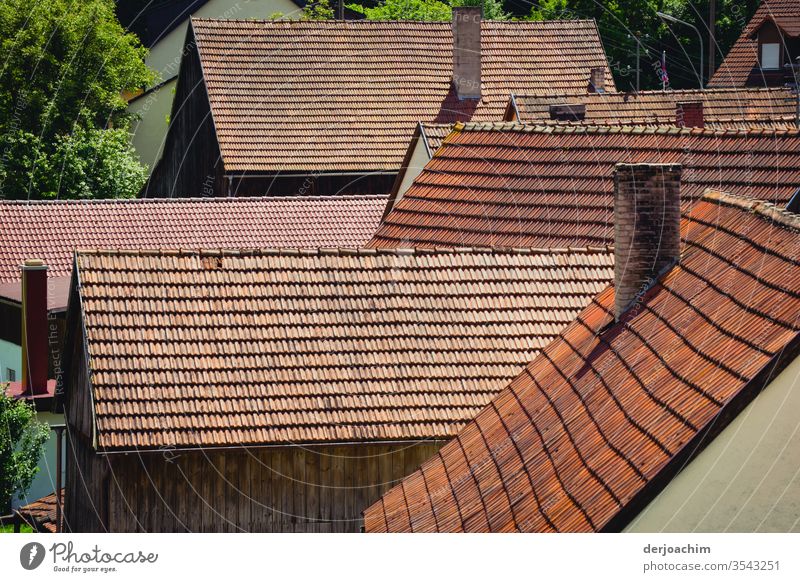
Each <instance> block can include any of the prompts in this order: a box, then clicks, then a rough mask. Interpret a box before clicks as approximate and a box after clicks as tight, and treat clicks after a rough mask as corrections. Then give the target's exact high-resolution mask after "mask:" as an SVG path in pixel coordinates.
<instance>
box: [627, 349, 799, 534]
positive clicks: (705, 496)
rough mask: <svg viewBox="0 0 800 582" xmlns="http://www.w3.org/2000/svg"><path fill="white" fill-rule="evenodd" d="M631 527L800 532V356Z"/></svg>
mask: <svg viewBox="0 0 800 582" xmlns="http://www.w3.org/2000/svg"><path fill="white" fill-rule="evenodd" d="M626 531H631V532H662V531H663V532H788V531H792V532H800V358H797V359H795V361H794V362H793V363H792V364H790V365H789V366H788V367H787V368H786V369H785V370H784V371H783V372H781V374H780V375H778V377H777V378H775V380H773V381H772V383H771V384H770V385H769V386H768V387H767V388H766V389H765V390H764V391H763V392H762V393H761V394H760V395H759V396H758V397H757V398H756V399H755V400H754V401H753V402H752V403H751V404H750V405H749V406H748V407H747V408H746V409H745V410H743V411H742V413H741V414H739V416H738V417H736V419H734V421H733V422H732V423H731V424H730V425H728V427H727V428H725V430H724V431H722V433H720V435H719V436H718V437H717V438H716V439H714V441H713V442H712V443H711V444H710V445H709V446H708V447H707V448H706V449H705V450H704V451H703V452H702V453H700V455H698V456H697V458H695V459H694V460H693V461H692V462H691V463H689V465H688V466H687V467H686V468H685V469H684V470H683V471H681V473H679V474H678V475H677V476H676V477H675V478H674V479H673V480H672V481H671V482H670V483H669V485H667V487H666V488H665V489H664V491H662V492H661V494H660V495H659V496H658V497H656V498H655V499H654V500H653V501H652V502H651V503H650V504H649V505H648V506H647V507H646V508H645V509H644V511H642V512H641V513H640V514H639V515H638V516H637V517H636V519H634V520H633V522H632V523H631V524H630V525H629V526H628V527H627V528H626Z"/></svg>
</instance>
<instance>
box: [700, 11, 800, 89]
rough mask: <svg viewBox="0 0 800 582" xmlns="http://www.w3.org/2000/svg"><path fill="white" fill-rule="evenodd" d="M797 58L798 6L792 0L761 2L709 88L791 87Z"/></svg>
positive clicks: (799, 34) (799, 45)
mask: <svg viewBox="0 0 800 582" xmlns="http://www.w3.org/2000/svg"><path fill="white" fill-rule="evenodd" d="M798 57H800V5H798V3H797V2H795V1H794V0H763V1H762V2H761V3H760V4H759V6H758V9H757V10H756V13H755V14H754V15H753V18H751V19H750V22H748V23H747V26H745V27H744V30H743V31H742V34H741V36H740V37H739V39H738V40H737V41H736V42H735V43H734V45H733V46H732V47H731V50H730V51H729V52H728V55H727V56H726V57H725V60H724V61H723V62H722V65H720V67H719V68H718V69H717V71H716V72H715V73H714V75H713V76H712V77H711V79H710V80H709V82H708V86H709V87H714V88H716V87H739V88H744V87H781V86H784V85H792V86H794V85H796V84H797V81H796V78H795V75H796V73H797V70H798V69H797V67H798V62H797V59H798Z"/></svg>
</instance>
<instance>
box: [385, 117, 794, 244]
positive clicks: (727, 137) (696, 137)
mask: <svg viewBox="0 0 800 582" xmlns="http://www.w3.org/2000/svg"><path fill="white" fill-rule="evenodd" d="M617 162H623V163H641V162H647V163H680V164H682V165H683V175H682V181H683V188H682V195H683V197H684V201H685V203H686V204H690V203H691V200H694V199H697V198H699V197H700V195H702V193H703V191H704V190H705V189H706V188H720V189H726V190H733V189H735V190H736V191H737V192H740V193H742V194H744V195H748V196H751V197H753V198H758V199H763V200H769V201H771V202H774V203H776V204H781V205H783V204H786V202H787V201H788V200H789V199H790V198H791V196H792V195H793V194H794V192H795V190H797V188H798V186H800V133H798V130H797V129H790V130H774V129H760V130H750V131H744V130H740V131H734V130H728V131H712V130H708V129H706V130H701V129H688V128H687V129H679V128H677V127H671V128H667V127H658V128H643V127H635V126H623V127H610V128H609V127H601V126H575V125H566V126H565V125H563V124H558V125H548V126H542V125H540V126H536V125H524V124H517V123H496V124H491V123H488V124H479V123H469V124H458V125H457V126H456V129H455V131H454V132H453V133H452V134H450V135H449V136H448V137H447V138H446V139H445V141H444V144H443V145H442V147H440V148H439V150H438V151H437V152H436V155H435V156H434V157H433V159H431V161H430V162H429V163H428V165H427V166H426V167H425V169H424V170H423V171H422V173H421V174H420V175H419V176H417V178H416V180H415V181H414V184H413V185H412V186H411V187H410V188H409V189H408V190H407V191H406V192H405V194H404V195H403V197H402V198H401V199H400V201H399V202H397V203H396V204H394V205H392V203H391V202H390V205H392V209H391V211H390V212H389V213H388V215H387V216H386V217H385V218H384V220H383V221H382V223H381V226H380V228H379V229H378V231H377V233H376V234H375V237H374V238H373V240H372V241H370V243H369V245H370V246H374V247H395V246H469V245H480V246H504V247H525V246H531V247H538V248H546V247H550V246H556V247H566V246H588V245H604V244H611V243H612V242H613V240H612V239H613V216H612V207H613V178H612V176H613V170H614V164H616V163H617Z"/></svg>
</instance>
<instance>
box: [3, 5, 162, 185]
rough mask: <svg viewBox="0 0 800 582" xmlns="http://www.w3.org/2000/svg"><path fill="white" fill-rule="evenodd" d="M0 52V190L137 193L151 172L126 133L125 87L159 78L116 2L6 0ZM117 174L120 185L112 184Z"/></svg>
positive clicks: (140, 86)
mask: <svg viewBox="0 0 800 582" xmlns="http://www.w3.org/2000/svg"><path fill="white" fill-rule="evenodd" d="M0 54H2V55H3V59H2V63H0V197H4V198H41V197H55V196H59V197H65V198H66V197H70V198H71V197H104V196H108V195H113V196H120V195H124V196H130V195H132V194H133V193H135V192H136V191H138V189H139V188H140V187H141V185H142V184H143V183H144V176H145V173H144V170H143V168H141V167H140V168H139V169H136V168H135V166H136V165H139V162H138V161H137V159H136V157H135V155H134V153H133V151H132V150H131V148H130V147H129V146H128V143H127V140H122V139H121V136H122V135H123V134H124V133H125V131H126V130H127V129H128V128H129V125H130V118H129V116H128V115H127V114H126V113H125V107H126V102H125V99H124V98H123V92H125V91H135V90H137V89H140V88H142V87H145V86H148V85H150V84H152V83H153V82H154V81H155V80H156V78H155V74H154V73H153V72H152V71H150V70H149V69H148V68H147V67H146V66H145V64H144V58H145V56H146V54H147V50H146V49H145V48H144V47H142V45H141V43H140V42H139V40H138V39H137V37H136V36H134V35H133V34H129V33H126V32H125V30H124V29H123V28H122V27H121V26H120V24H119V22H118V21H117V19H116V16H115V14H114V3H113V2H112V0H46V1H45V0H33V1H31V0H2V2H0ZM110 127H113V128H114V129H106V128H110ZM104 131H108V132H109V133H108V134H105V133H103V132H104ZM83 155H91V156H99V158H98V157H96V158H92V159H88V158H87V159H78V158H80V156H83ZM60 168H63V169H64V170H65V171H66V173H65V174H64V175H62V176H51V175H50V174H51V173H52V172H58V171H59V169H60ZM113 177H120V178H121V179H122V180H123V181H122V183H121V184H120V185H119V186H110V185H108V183H107V181H108V180H109V179H113ZM73 180H78V182H74V181H73ZM96 187H99V190H87V188H96Z"/></svg>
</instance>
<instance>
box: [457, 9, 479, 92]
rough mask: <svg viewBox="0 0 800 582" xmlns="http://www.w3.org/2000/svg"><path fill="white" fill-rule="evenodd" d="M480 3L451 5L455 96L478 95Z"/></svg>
mask: <svg viewBox="0 0 800 582" xmlns="http://www.w3.org/2000/svg"><path fill="white" fill-rule="evenodd" d="M482 18H483V8H482V7H481V6H458V7H454V8H453V84H454V85H455V88H456V93H457V94H458V98H459V99H480V98H481V20H482Z"/></svg>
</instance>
